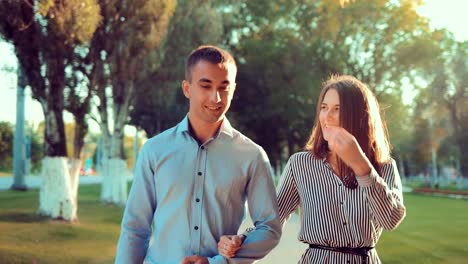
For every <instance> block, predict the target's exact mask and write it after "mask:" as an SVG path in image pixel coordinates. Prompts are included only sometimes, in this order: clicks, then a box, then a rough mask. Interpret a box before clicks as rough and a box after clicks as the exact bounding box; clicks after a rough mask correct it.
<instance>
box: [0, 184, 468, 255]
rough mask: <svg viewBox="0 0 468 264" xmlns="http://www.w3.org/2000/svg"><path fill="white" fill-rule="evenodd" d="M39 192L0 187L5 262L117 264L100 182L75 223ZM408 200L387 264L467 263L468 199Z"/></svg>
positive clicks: (115, 224) (90, 189) (84, 191)
mask: <svg viewBox="0 0 468 264" xmlns="http://www.w3.org/2000/svg"><path fill="white" fill-rule="evenodd" d="M38 197H39V194H38V191H37V190H33V191H28V192H11V191H5V192H0V263H8V264H10V263H11V264H15V263H28V264H30V263H37V264H43V263H67V264H68V263H69V264H73V263H113V258H114V255H115V247H116V244H117V239H118V235H119V230H120V220H121V217H122V211H123V210H122V208H120V207H117V206H111V205H103V204H101V203H100V202H99V185H91V186H80V196H79V209H78V216H79V219H80V221H79V223H77V224H73V225H70V224H67V223H63V222H59V221H50V220H47V219H44V218H41V217H39V216H37V215H36V214H35V211H36V210H37V207H38ZM405 204H406V206H407V216H406V219H405V220H404V222H403V223H402V224H401V225H400V226H399V228H398V229H397V230H395V231H392V232H389V231H384V233H383V235H382V237H381V239H380V242H379V244H378V245H377V250H378V252H379V255H380V257H381V259H382V261H383V263H466V258H468V201H467V200H453V199H448V198H440V197H431V196H424V195H416V194H405ZM285 264H289V263H285Z"/></svg>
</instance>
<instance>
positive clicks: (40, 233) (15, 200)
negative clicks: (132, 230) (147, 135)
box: [0, 185, 123, 264]
mask: <svg viewBox="0 0 468 264" xmlns="http://www.w3.org/2000/svg"><path fill="white" fill-rule="evenodd" d="M99 193H100V186H99V185H88V186H80V190H79V198H78V199H79V202H78V203H79V207H78V217H79V222H78V223H75V224H69V223H66V222H61V221H50V220H48V219H46V218H43V217H40V216H37V215H36V213H35V212H36V211H37V209H38V204H39V202H38V200H39V192H38V190H31V191H28V192H12V191H4V192H0V263H8V264H15V263H28V264H31V263H34V264H43V263H67V264H73V263H113V261H114V256H115V249H116V244H117V240H118V236H119V232H120V221H121V219H122V212H123V209H122V208H120V207H117V206H113V205H104V204H101V203H100V202H99Z"/></svg>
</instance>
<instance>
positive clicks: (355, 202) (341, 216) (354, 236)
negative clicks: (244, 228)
mask: <svg viewBox="0 0 468 264" xmlns="http://www.w3.org/2000/svg"><path fill="white" fill-rule="evenodd" d="M357 180H358V183H359V187H358V188H356V189H349V188H346V187H345V186H344V185H343V183H342V182H341V180H340V178H339V177H338V176H337V175H336V174H334V172H333V170H332V169H331V166H330V164H329V163H327V161H326V159H317V158H316V157H315V156H314V155H313V154H312V153H311V152H300V153H296V154H294V155H292V156H291V157H290V159H289V161H288V163H287V165H286V167H285V169H284V172H283V175H282V177H281V181H280V184H279V187H278V205H279V209H280V218H281V223H282V224H283V225H284V223H285V222H286V220H287V219H288V218H289V217H290V215H291V213H293V212H294V211H295V210H296V209H297V207H299V208H300V213H301V214H300V220H301V227H300V231H299V236H298V239H299V240H300V241H302V242H304V243H308V244H319V245H324V246H331V247H353V248H356V247H374V246H375V245H376V244H377V241H378V240H379V237H380V235H381V233H382V229H386V230H392V229H395V228H396V227H397V226H398V224H399V223H400V222H401V220H402V219H403V218H404V217H405V206H404V205H403V195H402V186H401V179H400V176H399V174H398V170H397V167H396V164H395V161H394V160H392V161H391V162H390V163H387V164H384V165H383V167H382V169H381V175H379V174H378V173H377V172H376V171H375V170H374V169H372V171H371V173H370V175H369V176H364V177H357ZM360 261H361V259H360V257H359V256H354V255H350V254H343V253H336V252H331V251H328V250H323V249H315V248H314V249H308V250H306V252H305V253H304V254H303V255H302V258H301V260H300V261H299V263H361V262H360ZM369 263H381V262H380V260H379V257H378V255H377V252H376V251H375V250H372V251H371V252H370V258H369Z"/></svg>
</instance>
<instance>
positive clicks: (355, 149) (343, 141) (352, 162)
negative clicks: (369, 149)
mask: <svg viewBox="0 0 468 264" xmlns="http://www.w3.org/2000/svg"><path fill="white" fill-rule="evenodd" d="M325 129H326V130H327V131H326V132H327V133H328V148H329V149H330V151H332V152H333V153H335V154H336V155H337V156H338V157H339V158H340V159H341V160H342V161H343V162H344V163H345V164H346V165H348V166H349V167H350V168H351V169H352V170H353V171H354V173H355V174H356V176H363V175H367V174H369V173H370V171H371V168H372V165H371V163H370V161H369V159H368V158H367V157H366V155H365V154H364V152H363V151H362V149H361V147H360V146H359V143H358V142H357V140H356V138H355V137H354V136H353V135H351V133H349V132H348V131H346V129H344V128H342V127H337V126H327V127H326V128H325Z"/></svg>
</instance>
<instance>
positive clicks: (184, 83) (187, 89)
mask: <svg viewBox="0 0 468 264" xmlns="http://www.w3.org/2000/svg"><path fill="white" fill-rule="evenodd" d="M182 92H183V93H184V95H185V97H187V98H190V83H189V82H188V81H186V80H183V81H182Z"/></svg>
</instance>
